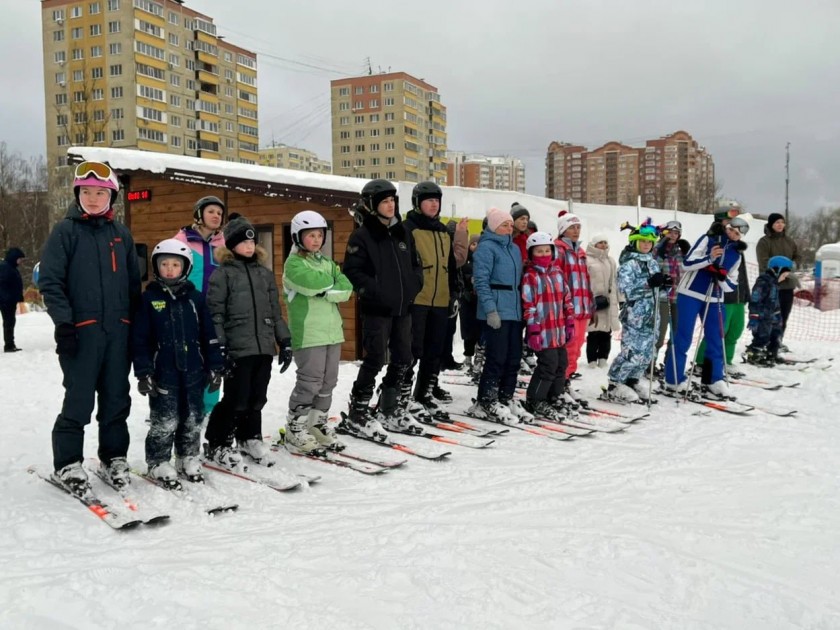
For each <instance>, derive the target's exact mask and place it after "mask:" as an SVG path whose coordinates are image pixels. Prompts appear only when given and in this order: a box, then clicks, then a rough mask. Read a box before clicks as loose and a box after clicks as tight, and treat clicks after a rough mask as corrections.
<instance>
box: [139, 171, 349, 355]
mask: <svg viewBox="0 0 840 630" xmlns="http://www.w3.org/2000/svg"><path fill="white" fill-rule="evenodd" d="M143 189H149V190H151V191H152V200H151V201H150V202H144V201H135V202H132V203H131V204H127V205H128V209H127V211H126V221H127V223H128V225H129V227H130V228H131V232H132V234H133V235H134V240H135V242H137V243H145V244H146V245H147V246H148V248H149V254H151V251H152V248H154V246H155V245H156V244H157V243H159V242H160V241H162V240H164V239H166V238H172V236H174V235H175V234H176V233H177V232H178V230H180V229H181V228H182V227H184V226H185V225H190V224H192V212H193V205H194V204H195V202H196V201H197V200H198V199H200V198H201V197H204V196H205V195H215V196H217V197H219V198H220V199H223V200H225V202H226V204H227V208H228V212H239V213H240V214H242V215H243V216H245V217H246V218H247V219H248V220H249V221H250V222H251V223H253V224H254V226H256V227H263V228H265V227H271V228H272V234H273V239H272V240H273V244H274V252H273V259H274V275H275V278H276V279H277V286H278V287H282V282H283V262H284V260H283V253H284V251H285V250H284V243H283V225H284V224H287V223H290V222H291V220H292V217H293V216H294V215H295V214H297V213H298V212H300V211H301V210H315V211H316V212H319V213H320V214H322V215H323V216H324V218H325V219H327V221H330V222H332V227H333V235H332V237H333V252H334V256H333V258H334V259H335V261H336V262H337V263H339V264H342V263H343V262H344V252H345V250H346V249H347V239H348V238H349V237H350V233H351V232H352V231H353V220H352V218H351V217H350V214H349V213H348V212H347V208H344V207H341V208H339V207H329V208H328V207H324V206H320V205H318V204H316V203H311V202H304V201H297V200H288V199H280V198H276V197H275V198H271V197H264V196H262V195H254V194H248V193H243V192H240V191H235V190H224V189H219V188H212V187H205V186H200V185H195V184H188V183H184V182H172V181H169V180H165V179H162V178H159V177H155V176H153V175H148V174H140V173H135V174H133V175H132V176H131V181H130V184H129V188H128V190H143ZM150 262H151V261H150ZM281 291H282V289H281ZM281 305H282V300H281ZM340 310H341V316H342V319H343V321H344V338H345V342H344V345H343V346H342V349H341V359H342V360H343V361H354V360H356V359H358V358H361V347H360V343H359V342H358V339H359V334H360V330H359V327H360V326H361V324H360V323H359V322H358V318H357V309H356V298H355V296H354V297H353V298H352V299H350V300H348V301H347V302H345V303H344V304H341V305H340ZM283 312H284V316H285V314H286V313H285V305H283Z"/></svg>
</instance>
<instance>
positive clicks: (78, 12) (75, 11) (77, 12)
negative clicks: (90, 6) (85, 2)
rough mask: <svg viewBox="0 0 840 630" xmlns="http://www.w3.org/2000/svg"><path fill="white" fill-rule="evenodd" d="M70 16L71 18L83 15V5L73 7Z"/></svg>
mask: <svg viewBox="0 0 840 630" xmlns="http://www.w3.org/2000/svg"><path fill="white" fill-rule="evenodd" d="M70 17H71V18H78V17H82V7H73V8H72V9H70Z"/></svg>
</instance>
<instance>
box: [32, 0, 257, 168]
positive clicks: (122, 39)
mask: <svg viewBox="0 0 840 630" xmlns="http://www.w3.org/2000/svg"><path fill="white" fill-rule="evenodd" d="M41 22H42V37H43V50H44V60H43V64H44V65H43V73H44V88H45V90H44V92H45V110H46V135H47V160H48V164H49V165H50V166H51V167H56V166H63V165H64V164H66V159H67V158H66V150H67V147H68V146H71V145H91V146H97V145H101V146H108V147H126V148H137V149H143V150H147V151H157V152H163V153H177V154H179V155H189V156H196V157H204V158H212V159H218V160H228V161H232V162H244V163H249V164H256V163H257V160H258V157H259V154H258V150H259V139H258V123H257V57H256V54H255V53H253V52H249V51H247V50H245V49H243V48H240V47H238V46H235V45H233V44H231V43H230V42H228V41H226V40H223V39H222V38H221V37H219V36H217V34H216V25H215V24H214V23H213V19H212V18H210V17H208V16H206V15H204V14H202V13H199V12H198V11H195V10H193V9H191V8H188V7H186V6H184V3H183V1H180V0H83V1H73V0H42V2H41Z"/></svg>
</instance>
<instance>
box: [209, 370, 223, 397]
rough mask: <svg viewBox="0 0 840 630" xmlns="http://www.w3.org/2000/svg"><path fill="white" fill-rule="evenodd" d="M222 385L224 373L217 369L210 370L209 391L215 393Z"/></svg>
mask: <svg viewBox="0 0 840 630" xmlns="http://www.w3.org/2000/svg"><path fill="white" fill-rule="evenodd" d="M221 386H222V373H221V372H216V371H215V370H210V374H209V375H208V376H207V393H209V394H213V393H215V392H217V391H219V388H220V387H221Z"/></svg>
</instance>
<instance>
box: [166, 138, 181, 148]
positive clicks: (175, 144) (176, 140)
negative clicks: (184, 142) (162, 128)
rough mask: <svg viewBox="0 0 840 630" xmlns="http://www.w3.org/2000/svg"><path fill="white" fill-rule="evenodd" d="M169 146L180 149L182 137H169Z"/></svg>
mask: <svg viewBox="0 0 840 630" xmlns="http://www.w3.org/2000/svg"><path fill="white" fill-rule="evenodd" d="M169 144H170V145H171V146H173V147H180V146H181V136H169Z"/></svg>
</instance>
